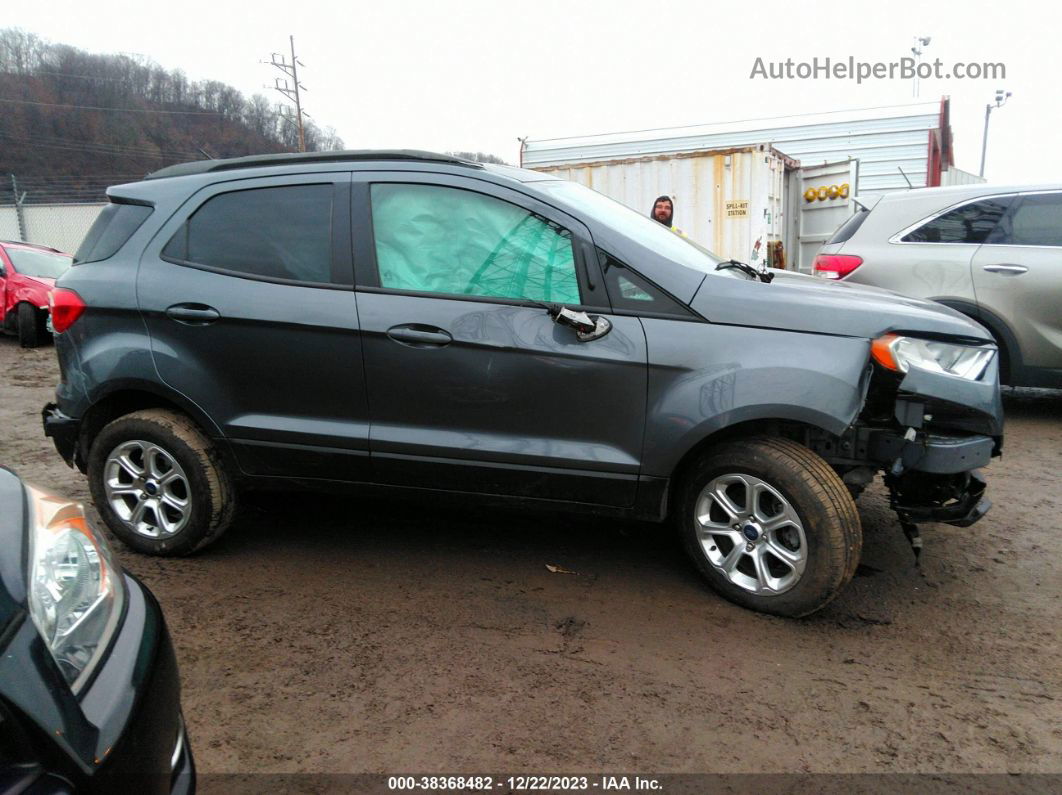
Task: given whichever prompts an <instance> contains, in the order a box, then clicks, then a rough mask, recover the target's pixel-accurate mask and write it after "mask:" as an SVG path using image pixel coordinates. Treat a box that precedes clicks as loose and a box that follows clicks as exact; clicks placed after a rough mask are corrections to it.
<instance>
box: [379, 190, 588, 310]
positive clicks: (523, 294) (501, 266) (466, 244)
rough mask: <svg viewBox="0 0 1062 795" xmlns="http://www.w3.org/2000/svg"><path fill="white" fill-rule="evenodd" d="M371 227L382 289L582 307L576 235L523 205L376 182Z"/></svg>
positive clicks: (466, 193)
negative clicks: (574, 243) (574, 246)
mask: <svg viewBox="0 0 1062 795" xmlns="http://www.w3.org/2000/svg"><path fill="white" fill-rule="evenodd" d="M372 225H373V235H374V237H375V242H376V263H377V267H378V268H379V275H380V286H381V287H386V288H390V289H392V290H409V291H413V292H429V293H444V294H448V295H476V296H494V297H498V298H511V299H521V298H526V299H531V300H534V301H545V302H551V303H562V304H578V303H580V300H579V282H578V278H577V276H576V270H575V256H574V250H573V248H572V236H571V233H570V232H569V231H568V230H566V229H563V228H562V227H560V226H558V225H557V224H555V223H553V222H552V221H550V220H549V219H547V218H543V217H542V216H539V215H536V214H535V213H533V212H531V211H530V210H527V209H525V208H523V207H519V206H517V205H515V204H511V203H509V202H507V201H502V200H501V199H495V198H493V197H491V196H485V195H484V194H482V193H475V192H473V191H468V190H461V189H458V188H447V187H442V186H439V185H404V184H376V185H373V186H372Z"/></svg>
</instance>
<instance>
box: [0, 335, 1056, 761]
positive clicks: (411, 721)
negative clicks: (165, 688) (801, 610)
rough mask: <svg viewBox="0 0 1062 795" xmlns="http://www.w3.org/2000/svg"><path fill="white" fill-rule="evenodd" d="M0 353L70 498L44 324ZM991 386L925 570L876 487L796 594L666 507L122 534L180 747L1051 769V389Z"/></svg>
mask: <svg viewBox="0 0 1062 795" xmlns="http://www.w3.org/2000/svg"><path fill="white" fill-rule="evenodd" d="M0 374H2V375H0V428H2V433H0V463H2V464H4V465H7V466H9V467H12V468H14V469H15V470H16V471H17V472H19V473H20V474H21V475H22V476H23V477H24V478H26V479H27V480H30V481H31V482H35V483H38V484H41V485H43V486H46V487H47V488H49V489H51V490H53V491H57V492H60V493H64V494H66V495H69V496H72V497H75V498H78V499H80V500H83V501H84V502H85V503H86V504H88V503H89V499H88V490H87V488H86V484H85V480H84V478H83V476H82V475H81V474H80V473H78V472H76V471H73V470H70V469H68V468H67V467H66V465H65V464H63V462H62V460H61V459H60V458H59V456H58V455H57V454H56V453H55V451H54V449H53V447H52V444H51V442H50V440H47V439H45V438H44V436H43V434H42V432H41V425H40V409H41V406H42V405H43V404H44V403H45V402H46V401H48V400H50V399H51V397H52V390H53V388H54V384H55V382H56V380H57V378H58V368H57V366H56V363H55V354H54V350H53V349H52V348H51V347H44V348H41V349H38V350H22V349H20V348H19V347H18V344H17V342H16V341H15V340H14V339H12V338H2V339H0ZM1005 403H1006V410H1007V436H1006V444H1005V453H1004V457H1003V459H1002V461H997V462H994V463H993V464H992V466H991V467H990V468H989V469H988V476H989V496H990V498H991V499H992V500H993V502H994V503H995V505H994V508H993V509H992V511H991V512H990V513H989V514H988V516H987V517H986V518H985V519H984V520H983V521H981V522H980V523H979V524H977V525H975V526H974V527H972V528H967V529H959V528H954V527H948V526H945V525H929V526H927V527H926V528H925V529H924V532H923V535H924V538H925V545H926V547H925V553H924V555H923V565H922V568H921V570H919V569H916V568H915V567H914V566H913V565H912V555H911V551H910V549H909V547H908V545H907V542H906V541H905V540H904V538H903V535H902V533H901V532H900V530H899V527H898V525H897V524H896V522H895V519H894V516H893V514H891V513H890V511H889V510H888V505H887V501H886V499H885V496H884V492H883V490H882V489H881V488H880V485H878V486H876V487H874V488H873V489H872V490H870V491H868V492H867V493H866V494H865V495H864V496H863V497H862V498H861V500H860V502H859V509H860V514H861V516H862V520H863V526H864V531H865V534H866V541H865V546H864V551H863V561H862V566H861V568H860V572H859V575H858V576H857V577H856V578H855V580H854V581H853V582H852V583H851V585H850V586H849V587H848V588H847V590H846V591H845V592H844V593H842V594H841V596H840V597H839V598H837V599H836V600H835V601H834V602H833V603H832V604H831V605H830V606H829V607H827V608H826V609H825V610H823V611H821V612H820V613H817V614H816V615H814V616H812V617H810V618H808V619H804V620H800V621H792V620H784V619H778V618H772V617H767V616H762V615H758V614H755V613H751V612H748V611H746V610H743V609H741V608H738V607H736V606H733V605H731V604H729V603H728V602H725V601H723V600H722V599H720V598H718V597H717V596H715V595H714V594H713V593H712V592H711V591H709V590H708V589H707V588H706V587H705V586H703V585H702V584H701V582H700V581H699V579H698V578H697V576H696V575H695V573H694V571H693V568H692V566H691V565H690V564H688V563H687V561H686V560H685V559H684V557H683V556H682V553H681V551H680V549H679V546H678V544H677V542H676V540H675V538H674V536H673V534H672V533H671V532H670V531H667V530H666V529H662V528H660V527H657V526H653V525H648V524H638V523H619V522H614V521H604V520H593V519H586V518H583V517H571V516H566V515H550V514H530V513H528V514H523V513H515V512H512V511H499V510H494V509H489V510H488V509H484V508H481V507H479V506H477V505H475V504H468V505H466V506H454V505H450V506H438V505H436V504H433V503H432V502H431V501H422V502H409V501H403V502H397V501H391V502H385V501H381V500H373V501H368V500H364V499H359V498H353V497H334V496H328V497H322V496H317V495H305V494H297V495H258V496H255V497H253V498H249V499H247V500H245V501H244V503H243V505H242V508H241V511H240V513H239V518H238V520H237V522H236V524H235V526H234V527H233V529H232V530H231V531H230V532H229V533H228V534H227V535H226V536H225V537H224V538H223V539H222V540H221V541H220V542H219V543H217V544H216V545H214V546H213V547H211V548H209V549H208V550H206V551H204V552H203V553H201V554H199V555H198V556H196V557H194V558H191V559H184V560H161V559H155V558H149V557H144V556H140V555H136V554H133V553H131V552H129V551H127V550H126V549H124V548H122V547H120V545H118V544H117V543H116V546H117V547H118V550H119V556H120V558H121V561H122V563H123V564H124V565H125V566H126V567H127V568H128V569H129V570H130V571H132V572H133V573H135V574H136V575H137V576H139V577H140V578H141V579H142V580H143V581H144V582H146V583H147V584H148V585H149V587H150V588H151V589H152V590H153V591H154V593H155V594H156V596H157V597H158V599H159V601H160V602H161V603H162V606H163V608H164V610H165V613H166V617H167V620H168V622H169V625H170V628H171V631H172V634H173V637H174V642H175V644H176V648H177V656H178V659H179V662H180V667H181V675H182V681H183V703H184V712H185V717H186V720H187V723H188V730H189V734H190V737H191V742H192V745H193V748H194V751H195V754H196V760H197V765H198V768H199V771H200V774H210V773H249V772H263V773H270V772H274V773H281V772H284V773H288V772H315V773H323V772H328V773H334V772H386V773H462V774H472V773H485V772H505V773H535V774H538V773H561V772H576V771H582V772H588V771H634V772H637V771H646V772H656V773H666V772H675V773H678V772H731V773H736V772H753V771H755V772H793V773H799V772H835V773H836V772H845V773H854V772H876V773H882V772H890V773H895V772H937V773H966V772H994V773H1004V772H1011V773H1015V772H1040V773H1057V772H1062V710H1060V698H1062V696H1060V684H1062V665H1060V664H1059V659H1060V658H1062V654H1060V652H1062V649H1060V642H1059V638H1060V633H1059V617H1060V610H1059V608H1060V596H1062V579H1060V577H1059V560H1060V558H1062V534H1060V532H1059V531H1060V529H1062V475H1060V474H1059V473H1060V472H1062V392H1049V391H1039V390H1007V394H1006V396H1005ZM547 565H550V566H554V567H561V568H563V569H564V570H567V571H569V572H574V573H554V572H551V571H550V570H549V569H547Z"/></svg>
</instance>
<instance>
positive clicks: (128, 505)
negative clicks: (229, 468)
mask: <svg viewBox="0 0 1062 795" xmlns="http://www.w3.org/2000/svg"><path fill="white" fill-rule="evenodd" d="M88 478H89V490H90V491H91V492H92V500H93V502H95V503H96V509H97V510H98V511H99V513H100V516H101V517H103V520H104V521H105V522H106V523H107V526H108V527H109V528H110V529H111V530H112V531H113V532H114V534H115V535H116V536H118V538H120V539H121V540H122V541H123V542H125V544H126V545H127V546H129V547H132V548H133V549H135V550H137V551H138V552H144V553H147V554H149V555H165V556H172V555H188V554H190V553H192V552H195V551H196V550H198V549H201V548H202V547H204V546H206V545H207V544H209V543H211V542H212V541H214V540H216V539H217V538H218V537H219V536H220V535H221V534H222V533H223V532H224V531H225V530H226V529H227V528H228V526H229V524H230V523H231V521H232V517H233V514H234V512H235V505H236V500H235V491H234V489H233V485H232V481H231V478H230V477H229V475H228V473H227V472H226V471H225V469H224V466H223V464H222V462H221V460H220V458H219V457H218V455H217V452H216V450H215V448H214V446H213V444H211V442H210V440H209V439H207V438H206V437H205V436H204V435H203V434H202V433H201V432H200V431H199V429H198V428H197V427H196V426H195V425H194V424H193V423H192V422H191V421H190V420H189V419H188V418H187V417H184V416H183V415H181V414H177V413H175V412H172V411H165V410H163V409H147V410H144V411H137V412H134V413H132V414H127V415H126V416H124V417H119V418H118V419H116V420H114V421H113V422H111V423H109V424H108V425H106V426H105V427H104V428H103V430H101V431H100V432H99V435H97V436H96V438H95V440H93V442H92V448H91V450H90V451H89V456H88Z"/></svg>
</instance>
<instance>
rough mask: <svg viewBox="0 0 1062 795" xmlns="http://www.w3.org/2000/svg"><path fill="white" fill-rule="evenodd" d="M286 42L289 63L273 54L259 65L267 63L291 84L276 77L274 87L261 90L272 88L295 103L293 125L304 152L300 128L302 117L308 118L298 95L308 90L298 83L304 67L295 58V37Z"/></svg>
mask: <svg viewBox="0 0 1062 795" xmlns="http://www.w3.org/2000/svg"><path fill="white" fill-rule="evenodd" d="M288 40H289V41H290V42H291V63H290V64H289V63H288V62H287V59H286V58H285V57H284V55H283V54H282V53H279V52H274V53H270V60H268V61H262V62H261V63H268V64H269V65H270V66H275V67H276V68H277V69H279V70H280V71H281V72H283V73H284V74H285V75H287V76H288V77H290V78H291V84H290V85H289V84H288V78H287V77H278V78H276V79H275V81H274V82H275V85H272V86H263V88H272V89H273V90H274V91H279V92H280V93H281V94H283V95H284V96H285V97H287V98H288V99H289V100H291V101H292V102H294V103H295V123H296V126H297V127H298V129H299V151H300V152H305V151H306V135H305V132H304V131H303V127H302V117H303V115H306V116H309V115H310V114H308V113H305V111H303V109H302V97H301V96H300V95H299V91H300V90H301V91H307V90H308V89H307V88H306V86H304V85H303V84H302V83H300V82H299V67H300V66H305V65H306V64H304V63H303V62H302V61H300V60H299V59H298V58H296V57H295V37H294V36H288ZM281 115H282V116H283V117H284V119H285V120H286V121H291V120H292V119H291V117H290V116H289V115H288V114H286V113H283V112H281Z"/></svg>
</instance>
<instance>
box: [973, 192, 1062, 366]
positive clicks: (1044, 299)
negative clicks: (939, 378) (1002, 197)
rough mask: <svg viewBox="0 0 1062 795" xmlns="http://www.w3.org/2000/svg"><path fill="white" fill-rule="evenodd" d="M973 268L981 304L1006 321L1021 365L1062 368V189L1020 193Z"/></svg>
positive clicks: (982, 247)
mask: <svg viewBox="0 0 1062 795" xmlns="http://www.w3.org/2000/svg"><path fill="white" fill-rule="evenodd" d="M972 272H973V281H974V289H975V290H976V293H977V303H978V306H979V308H981V309H982V310H984V311H988V312H991V313H992V314H994V315H995V316H996V317H998V318H1001V319H1002V320H1003V321H1005V322H1006V323H1007V325H1008V326H1009V327H1010V329H1011V331H1012V332H1013V333H1014V336H1015V337H1016V338H1017V341H1018V344H1019V345H1020V347H1021V359H1022V362H1021V363H1022V365H1023V366H1024V367H1033V368H1053V369H1058V368H1062V308H1060V307H1062V191H1051V192H1043V193H1027V194H1022V195H1020V196H1019V197H1018V198H1017V199H1016V200H1015V202H1014V204H1013V205H1012V206H1011V208H1010V210H1009V212H1008V213H1007V214H1006V216H1004V218H1003V220H1002V221H1001V222H1000V223H999V225H998V226H997V227H996V229H995V230H994V231H993V232H992V234H991V235H990V236H989V237H988V239H987V240H986V241H985V244H984V245H983V246H981V247H980V248H979V249H978V250H977V253H976V254H975V255H974V258H973V269H972Z"/></svg>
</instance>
